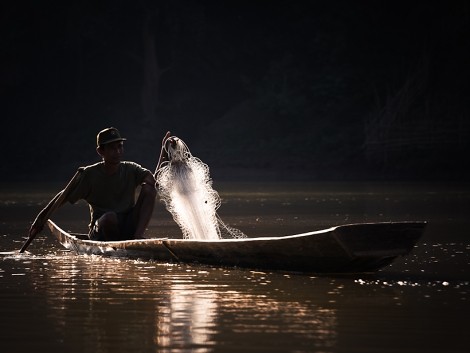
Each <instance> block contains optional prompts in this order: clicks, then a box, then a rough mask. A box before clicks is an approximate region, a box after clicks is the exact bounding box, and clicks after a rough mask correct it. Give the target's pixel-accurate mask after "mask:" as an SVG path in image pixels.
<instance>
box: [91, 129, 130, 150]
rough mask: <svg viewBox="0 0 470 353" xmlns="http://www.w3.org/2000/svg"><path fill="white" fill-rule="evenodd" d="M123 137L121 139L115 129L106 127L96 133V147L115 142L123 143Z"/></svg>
mask: <svg viewBox="0 0 470 353" xmlns="http://www.w3.org/2000/svg"><path fill="white" fill-rule="evenodd" d="M125 140H126V139H125V138H124V137H121V134H120V133H119V130H118V129H116V128H115V127H108V128H106V129H104V130H101V131H100V132H98V135H96V145H97V146H102V145H106V144H107V143H111V142H116V141H125Z"/></svg>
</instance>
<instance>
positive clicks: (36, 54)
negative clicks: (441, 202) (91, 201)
mask: <svg viewBox="0 0 470 353" xmlns="http://www.w3.org/2000/svg"><path fill="white" fill-rule="evenodd" d="M469 19H470V5H469V3H468V2H467V1H404V2H401V1H293V0H292V1H262V0H252V1H202V0H199V1H198V0H176V1H170V0H166V1H144V0H141V1H119V0H115V1H96V0H93V1H76V2H74V1H70V2H69V1H62V2H52V1H30V2H24V1H23V2H22V1H18V2H15V3H14V4H11V3H2V5H1V12H0V26H1V33H0V43H1V52H0V55H1V66H0V76H1V86H0V90H1V99H2V101H1V112H2V127H3V129H2V138H1V140H0V147H1V153H2V160H1V163H0V168H1V170H0V173H1V174H0V181H16V180H18V181H25V180H32V181H35V180H45V181H49V180H64V181H65V179H68V178H69V177H71V176H72V175H73V173H74V171H75V169H76V168H77V167H78V166H80V165H86V164H89V163H92V162H95V161H98V160H99V159H98V155H97V154H96V152H95V141H96V140H95V139H96V133H97V132H98V131H99V130H101V129H102V128H104V127H108V126H115V127H117V128H118V129H120V131H121V133H122V134H123V135H124V136H125V137H127V138H128V141H127V143H126V158H127V159H131V160H135V161H136V162H139V163H141V164H143V165H144V166H146V167H148V168H149V169H153V168H154V166H155V163H156V160H157V157H158V154H159V149H160V143H161V139H162V137H163V135H164V133H165V132H166V131H167V130H171V132H172V133H173V134H174V135H176V136H178V137H180V138H182V139H183V140H184V141H185V142H186V143H187V144H188V145H189V147H190V149H191V151H192V153H193V155H195V156H197V157H199V158H201V159H202V160H203V161H204V162H206V163H207V164H208V165H209V166H210V168H211V173H212V176H213V178H214V179H215V178H220V179H229V180H252V179H256V180H292V179H294V180H297V179H302V180H377V179H378V180H444V181H461V180H467V179H468V176H469V173H468V172H467V170H468V169H469V168H468V166H469V157H468V154H469V150H470V149H469V137H470V121H469V112H470V110H469V100H468V97H469V91H470V90H469V82H470V70H469V62H470V61H469V59H470V55H469V53H470V48H469V46H470V42H469V40H470V37H469V34H470V31H469ZM64 178H65V179H64Z"/></svg>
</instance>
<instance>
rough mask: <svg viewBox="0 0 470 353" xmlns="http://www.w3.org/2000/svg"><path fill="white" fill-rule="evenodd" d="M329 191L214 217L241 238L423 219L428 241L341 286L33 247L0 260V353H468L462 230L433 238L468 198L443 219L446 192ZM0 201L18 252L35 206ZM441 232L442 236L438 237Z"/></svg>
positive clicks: (69, 219)
mask: <svg viewBox="0 0 470 353" xmlns="http://www.w3.org/2000/svg"><path fill="white" fill-rule="evenodd" d="M332 189H334V188H333V187H331V188H330V189H328V190H329V191H328V190H325V189H322V190H320V191H318V190H309V191H308V192H299V191H296V190H294V191H292V192H290V193H289V192H279V193H275V192H271V193H261V194H256V193H255V194H250V193H247V194H242V193H240V194H237V193H236V192H232V191H230V190H229V191H228V192H226V193H225V197H227V196H228V199H227V198H225V203H224V204H223V206H222V208H221V211H222V210H224V211H223V212H225V213H223V212H221V215H222V216H223V219H224V221H228V223H229V224H230V225H233V226H239V227H241V228H242V230H243V231H244V232H246V233H247V234H249V235H252V236H261V235H267V234H266V233H268V235H283V234H285V233H287V234H290V233H295V232H302V231H304V230H306V229H308V230H313V229H318V228H320V227H323V226H331V225H335V224H339V223H344V222H350V221H359V220H361V219H365V218H366V220H369V221H379V220H383V218H387V219H392V220H397V219H402V220H413V219H419V220H423V219H425V220H428V221H431V223H430V226H431V227H430V230H429V231H430V232H429V233H428V234H427V237H426V238H425V239H423V241H422V242H420V243H419V244H418V245H417V247H416V249H415V251H414V252H413V253H412V254H410V255H409V256H407V257H404V258H400V259H398V261H396V262H394V263H393V264H392V265H391V266H389V267H387V268H386V269H384V270H383V271H380V272H379V273H377V274H375V275H350V276H344V277H341V276H335V277H321V276H316V275H309V274H307V275H297V274H290V273H273V272H262V271H254V270H252V271H250V270H240V269H224V268H214V267H207V266H196V265H181V264H159V263H155V262H143V261H131V260H124V259H110V258H100V257H95V256H76V255H73V254H72V253H69V252H66V251H63V250H62V249H61V248H60V246H58V244H57V243H56V242H55V241H54V240H53V239H52V238H51V237H49V236H45V235H42V236H40V237H38V238H37V239H35V241H34V242H33V243H32V245H31V246H30V248H29V250H30V253H29V254H26V255H21V256H19V255H2V256H0V303H1V314H2V320H0V342H1V343H0V350H1V351H15V352H26V351H28V352H31V351H41V350H44V351H47V352H50V353H53V352H64V351H67V352H97V353H105V352H113V353H115V352H127V351H139V352H201V353H202V352H224V353H225V352H262V351H266V352H364V351H374V352H380V351H387V352H398V351H400V352H401V351H404V350H408V351H413V352H443V351H446V352H447V351H449V352H450V351H455V352H459V351H462V352H463V351H465V350H466V349H467V348H468V346H470V339H469V336H468V334H467V333H468V330H469V329H470V327H469V324H468V315H469V314H470V302H469V300H470V295H469V291H470V284H469V283H470V271H469V270H470V251H469V250H470V241H469V239H468V238H466V237H465V236H463V235H462V234H465V231H464V230H462V229H460V228H459V229H458V231H455V229H457V228H455V227H454V228H452V227H451V226H449V227H444V225H447V224H446V223H445V222H444V221H445V219H447V218H452V219H454V220H456V224H463V223H464V222H466V221H465V217H466V215H465V212H463V211H462V209H461V207H462V205H463V204H468V200H469V199H470V198H469V197H468V193H463V195H467V198H465V197H463V196H462V195H460V194H457V193H455V192H454V193H451V196H452V197H455V198H457V199H458V200H460V201H459V203H458V207H457V206H455V204H454V206H453V207H457V208H456V209H452V207H451V206H452V203H446V202H443V201H442V199H441V198H440V197H439V195H444V196H443V197H444V200H447V197H448V194H447V193H446V194H439V193H437V194H436V193H424V194H421V193H419V192H417V191H416V190H415V189H413V190H412V192H411V193H410V194H409V200H408V199H407V194H406V192H404V191H403V190H402V189H400V190H399V192H396V193H392V194H391V195H388V194H387V195H384V193H383V192H376V191H374V192H367V193H365V194H364V193H362V191H357V190H356V191H354V192H345V191H344V190H343V191H342V192H337V193H335V194H333V196H332V195H329V192H330V191H331V190H332ZM250 195H251V196H250ZM253 195H254V196H253ZM364 195H365V196H364ZM423 195H424V196H423ZM457 195H459V196H458V197H457ZM223 196H224V195H223ZM363 196H364V197H363ZM41 197H42V195H41ZM364 198H366V199H368V200H369V201H368V202H365V201H364ZM7 199H8V204H5V205H3V206H1V205H0V208H1V209H2V211H5V212H4V213H3V215H4V217H7V218H3V219H2V220H1V224H0V230H1V233H0V246H1V248H0V251H8V250H12V249H18V248H20V247H21V244H22V243H23V241H24V238H23V237H20V236H19V234H24V228H26V227H27V225H26V226H25V224H23V223H21V222H19V221H18V220H19V219H22V218H25V217H26V216H25V214H26V215H28V217H27V218H28V219H27V221H26V222H29V221H30V218H32V217H33V215H34V214H35V212H36V211H37V208H38V207H39V205H38V203H37V202H36V201H34V200H35V198H34V197H33V198H31V200H33V202H31V201H28V202H27V205H26V206H25V204H24V203H25V202H26V201H25V200H29V198H28V197H27V196H25V195H22V196H21V197H20V198H19V199H15V197H14V195H13V194H11V193H10V194H8V197H7ZM424 199H425V201H424V202H425V203H423V204H420V203H419V202H417V200H424ZM18 200H19V201H18ZM237 200H238V201H237ZM429 200H431V201H432V202H431V203H429V202H430V201H429ZM383 203H385V206H384V204H383ZM418 206H419V207H418ZM257 207H260V208H261V209H260V208H257ZM16 208H17V209H16ZM15 210H16V211H15ZM438 210H439V211H438ZM444 210H445V211H446V212H447V213H443V211H444ZM68 212H70V211H65V212H64V213H62V214H61V215H59V216H58V217H62V218H61V220H60V224H61V225H65V226H66V227H67V229H72V230H75V231H80V230H82V229H83V227H85V226H86V223H87V219H82V218H80V219H79V220H78V221H77V220H76V218H77V215H76V213H75V212H76V211H73V212H70V213H68ZM159 212H161V211H159V210H157V214H156V217H155V219H154V220H153V221H152V224H151V231H152V232H158V231H160V227H159V225H160V222H163V223H164V225H165V226H164V227H163V228H164V229H165V232H166V231H168V232H169V234H171V232H173V233H174V234H177V232H178V229H177V228H175V227H174V225H170V224H171V222H170V221H168V220H167V219H165V218H164V216H161V215H160V213H159ZM5 215H6V216H5ZM29 215H31V217H29ZM85 215H86V213H85ZM365 215H366V217H365ZM9 220H15V221H9ZM23 221H24V220H23ZM23 221H22V222H23ZM452 224H453V223H452ZM442 229H446V231H447V232H451V233H446V234H441V233H440V231H441V230H442ZM466 229H468V228H466ZM273 232H277V233H276V234H273ZM4 318H7V319H4Z"/></svg>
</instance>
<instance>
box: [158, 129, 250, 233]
mask: <svg viewBox="0 0 470 353" xmlns="http://www.w3.org/2000/svg"><path fill="white" fill-rule="evenodd" d="M171 140H172V141H174V143H170V144H168V145H167V146H166V147H165V148H166V151H167V153H168V156H169V160H170V161H169V162H166V163H165V164H163V165H162V167H161V168H160V169H159V171H158V173H157V185H158V192H159V196H160V199H161V200H162V201H163V202H164V204H165V206H166V209H167V210H168V211H169V212H170V213H171V214H172V216H173V219H174V220H175V222H176V223H177V224H178V225H179V227H180V228H181V230H182V232H183V237H184V238H185V239H197V240H219V239H221V238H228V237H232V238H245V237H246V235H245V234H243V232H242V231H240V230H238V229H235V228H232V227H229V226H227V225H226V224H224V222H222V220H221V219H220V217H219V216H218V214H217V209H218V208H219V207H220V204H221V202H220V197H219V194H218V193H217V192H216V191H215V190H214V189H213V188H212V180H211V178H210V174H209V167H208V166H207V164H205V163H203V162H202V161H201V160H200V159H199V158H196V157H194V156H192V155H191V152H190V151H189V148H188V147H187V146H186V144H185V143H184V142H183V141H182V140H181V139H179V138H177V137H171Z"/></svg>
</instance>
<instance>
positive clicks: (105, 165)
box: [29, 127, 170, 241]
mask: <svg viewBox="0 0 470 353" xmlns="http://www.w3.org/2000/svg"><path fill="white" fill-rule="evenodd" d="M169 136H170V132H167V133H166V135H165V137H164V138H163V141H162V149H161V153H160V160H159V163H158V166H159V165H160V164H161V163H162V161H163V160H165V159H168V156H167V154H166V152H165V148H164V146H165V143H166V141H167V139H168V137H169ZM124 141H126V139H125V138H123V137H121V134H120V133H119V131H118V129H116V128H114V127H109V128H106V129H104V130H101V131H100V132H99V133H98V135H97V136H96V144H97V147H96V151H97V152H98V154H99V155H100V156H101V159H102V161H101V162H98V163H95V164H92V165H89V166H86V167H81V168H79V169H78V171H77V173H76V174H75V176H74V177H73V178H72V180H71V181H70V182H69V184H68V185H67V186H66V187H65V188H64V189H63V190H62V191H60V192H59V193H58V194H57V195H56V196H55V197H54V198H53V199H52V200H51V201H50V202H49V204H48V205H47V206H46V207H45V208H44V209H43V210H42V211H41V212H40V213H39V214H38V216H37V217H36V219H35V221H34V222H33V224H32V225H31V228H30V230H29V239H32V238H34V237H35V236H36V234H38V233H39V232H41V231H42V229H43V227H44V225H45V223H46V222H47V219H48V218H49V217H50V215H51V214H52V213H53V212H54V211H55V210H56V209H57V208H59V207H61V206H62V205H64V204H65V203H66V202H67V201H68V202H70V203H71V204H74V203H76V202H77V201H78V200H85V201H86V202H87V203H88V205H89V207H90V218H91V221H90V224H89V228H90V231H89V238H90V239H91V240H99V241H110V240H126V239H141V238H144V232H145V229H146V228H147V226H148V224H149V222H150V218H151V216H152V213H153V209H154V205H155V197H156V194H157V192H156V189H155V177H154V175H153V174H152V172H150V170H148V169H146V168H143V167H141V166H140V165H139V164H137V163H134V162H128V161H122V160H121V159H122V156H123V153H124ZM158 166H157V170H158V168H159V167H158ZM157 170H156V171H155V172H157ZM139 187H140V193H139V197H138V198H137V202H135V193H136V190H137V189H138V188H139Z"/></svg>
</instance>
